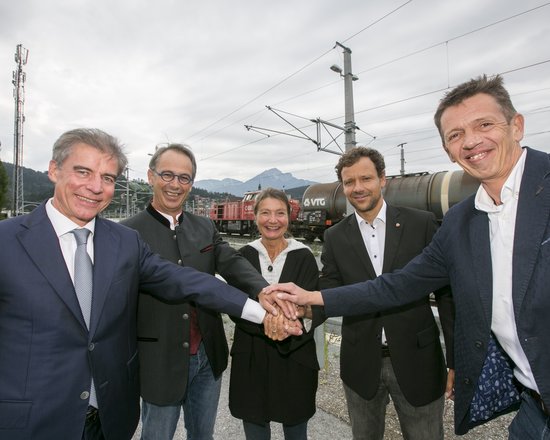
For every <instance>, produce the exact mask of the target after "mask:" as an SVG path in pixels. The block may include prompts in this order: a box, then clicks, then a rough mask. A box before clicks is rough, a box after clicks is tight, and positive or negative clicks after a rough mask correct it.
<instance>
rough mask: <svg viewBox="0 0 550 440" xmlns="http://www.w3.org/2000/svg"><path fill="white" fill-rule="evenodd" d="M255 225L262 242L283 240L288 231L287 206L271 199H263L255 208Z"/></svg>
mask: <svg viewBox="0 0 550 440" xmlns="http://www.w3.org/2000/svg"><path fill="white" fill-rule="evenodd" d="M256 224H257V226H258V231H259V232H260V234H261V235H262V240H281V239H283V240H284V235H285V233H286V231H287V230H288V211H287V206H286V205H285V203H284V202H283V201H282V200H278V199H274V198H272V197H267V198H265V199H263V200H262V201H261V202H260V203H259V205H258V206H257V210H256Z"/></svg>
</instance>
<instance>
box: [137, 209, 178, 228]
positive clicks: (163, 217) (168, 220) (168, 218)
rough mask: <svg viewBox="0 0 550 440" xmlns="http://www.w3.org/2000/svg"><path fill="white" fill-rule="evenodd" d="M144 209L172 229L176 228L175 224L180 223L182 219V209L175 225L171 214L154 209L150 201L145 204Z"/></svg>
mask: <svg viewBox="0 0 550 440" xmlns="http://www.w3.org/2000/svg"><path fill="white" fill-rule="evenodd" d="M146 209H147V212H148V213H149V214H151V215H152V216H153V217H154V218H155V219H156V220H157V221H159V222H160V223H162V224H163V225H164V226H166V227H167V228H170V229H172V230H174V229H175V228H176V226H178V225H181V222H182V220H183V211H182V212H181V214H180V215H179V216H178V225H176V224H174V217H172V216H171V215H168V214H164V213H163V212H160V211H158V210H156V209H155V208H154V207H153V204H152V203H149V205H147V208H146Z"/></svg>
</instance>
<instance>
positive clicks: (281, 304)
mask: <svg viewBox="0 0 550 440" xmlns="http://www.w3.org/2000/svg"><path fill="white" fill-rule="evenodd" d="M265 290H266V289H264V290H262V292H260V294H259V295H258V300H259V302H260V304H261V305H262V307H263V308H264V309H265V310H266V311H267V312H268V313H266V315H265V318H264V322H263V324H264V333H265V335H266V336H267V337H268V338H270V339H272V340H274V341H282V340H283V339H286V338H287V337H289V336H300V335H301V334H302V333H303V326H302V323H301V321H300V320H299V318H301V317H303V316H304V312H305V308H304V307H301V306H298V305H296V304H293V303H292V302H289V301H285V300H282V299H280V298H278V297H277V295H271V294H270V293H266V291H265Z"/></svg>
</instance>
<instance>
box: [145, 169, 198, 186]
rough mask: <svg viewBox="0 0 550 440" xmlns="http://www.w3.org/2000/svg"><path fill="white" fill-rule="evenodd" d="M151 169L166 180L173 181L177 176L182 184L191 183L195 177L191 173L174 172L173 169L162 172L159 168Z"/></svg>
mask: <svg viewBox="0 0 550 440" xmlns="http://www.w3.org/2000/svg"><path fill="white" fill-rule="evenodd" d="M151 171H152V172H153V173H155V174H156V175H157V176H159V177H160V178H161V179H162V180H164V181H165V182H171V181H172V180H174V178H175V177H177V178H178V182H179V183H181V184H182V185H189V184H190V183H193V179H192V178H191V176H190V175H189V174H174V173H173V172H172V171H163V172H162V173H159V172H158V171H157V170H151Z"/></svg>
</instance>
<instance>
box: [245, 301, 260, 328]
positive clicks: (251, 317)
mask: <svg viewBox="0 0 550 440" xmlns="http://www.w3.org/2000/svg"><path fill="white" fill-rule="evenodd" d="M264 317H265V310H264V308H263V307H262V306H261V305H260V304H259V303H257V302H256V301H254V300H251V299H250V298H248V299H247V300H246V302H245V303H244V307H243V312H242V314H241V318H243V319H246V320H247V321H250V322H254V323H255V324H261V323H262V322H264Z"/></svg>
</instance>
